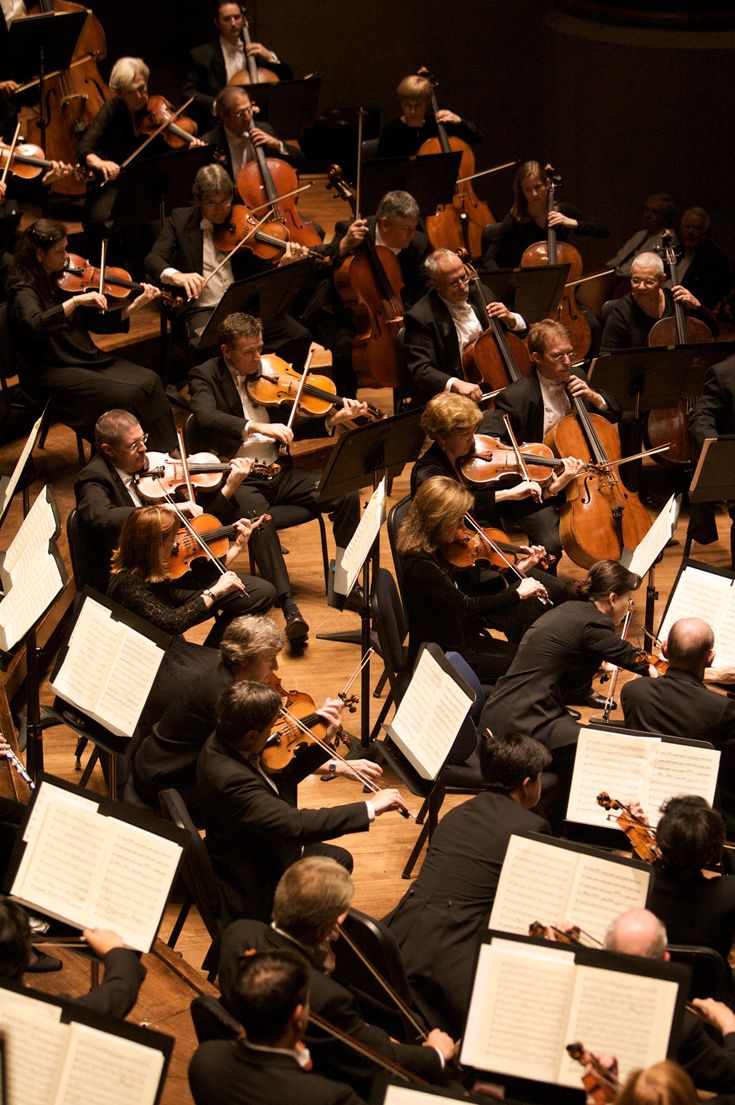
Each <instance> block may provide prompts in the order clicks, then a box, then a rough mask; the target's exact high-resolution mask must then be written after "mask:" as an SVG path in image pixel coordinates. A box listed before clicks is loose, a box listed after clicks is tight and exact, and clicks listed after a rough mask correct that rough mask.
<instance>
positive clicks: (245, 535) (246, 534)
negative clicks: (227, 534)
mask: <svg viewBox="0 0 735 1105" xmlns="http://www.w3.org/2000/svg"><path fill="white" fill-rule="evenodd" d="M262 521H263V515H262V514H259V515H258V517H257V518H238V519H237V521H236V522H235V542H234V550H233V551H234V552H235V556H237V554H238V553H241V552H242V551H243V549H245V548H246V546H247V543H248V541H249V540H250V536H251V534H252V532H253V530H255V529H257V528H258V526H259V525H260V524H261V522H262ZM232 559H233V560H234V557H232Z"/></svg>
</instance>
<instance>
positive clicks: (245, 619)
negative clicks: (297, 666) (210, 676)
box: [220, 614, 286, 667]
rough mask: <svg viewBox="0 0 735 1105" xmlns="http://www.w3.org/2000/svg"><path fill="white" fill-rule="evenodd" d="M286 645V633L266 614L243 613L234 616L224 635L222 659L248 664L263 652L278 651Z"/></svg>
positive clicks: (233, 662) (232, 662)
mask: <svg viewBox="0 0 735 1105" xmlns="http://www.w3.org/2000/svg"><path fill="white" fill-rule="evenodd" d="M285 647H286V634H285V633H284V632H283V630H282V629H280V628H279V627H278V626H277V625H276V623H275V622H272V621H271V619H270V618H267V617H265V616H262V617H259V618H258V617H255V616H254V615H253V614H243V615H242V617H240V618H234V619H233V620H232V621H231V622H230V624H229V625H228V627H227V629H226V630H225V632H224V634H223V636H222V643H221V645H220V653H221V655H222V659H223V660H226V661H227V663H228V664H231V665H232V666H233V667H234V666H239V665H245V664H248V663H249V662H250V661H251V660H253V659H254V658H255V657H256V656H259V655H261V654H262V653H269V652H270V653H278V652H280V651H281V650H282V649H283V648H285Z"/></svg>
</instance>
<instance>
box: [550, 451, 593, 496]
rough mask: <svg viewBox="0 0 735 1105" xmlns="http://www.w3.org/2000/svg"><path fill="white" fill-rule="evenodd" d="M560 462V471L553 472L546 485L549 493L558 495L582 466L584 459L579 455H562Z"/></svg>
mask: <svg viewBox="0 0 735 1105" xmlns="http://www.w3.org/2000/svg"><path fill="white" fill-rule="evenodd" d="M562 463H563V465H564V467H563V468H562V470H561V472H555V473H554V475H553V476H552V477H551V480H550V481H549V483H548V485H547V487H546V490H547V492H548V494H549V495H558V494H559V492H560V491H563V490H564V488H565V487H566V486H567V484H569V483H571V482H572V480H573V479H574V478H575V476H577V475H579V473H580V472H581V471H582V469H583V468H584V461H583V460H580V459H579V457H564V458H563V460H562Z"/></svg>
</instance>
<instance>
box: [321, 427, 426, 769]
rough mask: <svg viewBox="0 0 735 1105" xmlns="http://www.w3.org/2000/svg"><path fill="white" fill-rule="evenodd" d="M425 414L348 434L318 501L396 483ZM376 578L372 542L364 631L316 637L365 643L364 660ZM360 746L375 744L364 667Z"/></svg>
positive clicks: (412, 454) (415, 448)
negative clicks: (371, 596)
mask: <svg viewBox="0 0 735 1105" xmlns="http://www.w3.org/2000/svg"><path fill="white" fill-rule="evenodd" d="M421 413H422V412H421V411H409V412H407V413H406V414H396V415H394V416H393V417H392V418H385V419H382V420H381V421H380V422H371V423H370V424H369V425H367V426H358V427H357V429H354V430H351V431H350V432H349V433H347V434H343V435H342V437H341V438H340V439H339V441H338V442H337V444H336V446H335V447H334V449H333V450H332V454H331V456H330V458H329V461H328V462H327V466H326V468H325V469H324V471H323V473H322V476H321V479H320V481H319V502H326V501H328V500H330V499H335V498H337V496H339V495H346V494H347V493H348V492H350V491H360V489H361V488H363V487H368V486H372V487H373V489H375V488H376V487H377V486H378V484H379V483H380V481H381V479H383V477H384V476H385V477H386V478H387V479H389V480H391V479H395V478H396V477H397V476H400V474H401V472H402V471H403V469H404V467H405V465H406V464H409V463H411V461H414V460H417V459H418V456H419V453H420V452H421V447H422V445H423V443H424V431H423V429H422V428H421V425H420V420H421ZM371 567H372V578H373V579H374V578H375V577H376V576H377V571H378V568H379V567H380V540H379V539H378V540H377V541H375V542H373V546H372V549H371V550H370V552H369V554H368V555H367V556H366V558H365V563H364V564H363V569H362V596H363V605H362V608H361V610H360V633H359V635H358V634H356V633H354V632H347V633H317V639H318V640H321V641H341V642H343V643H346V644H358V643H359V644H360V650H361V654H362V656H366V655H367V652H368V650H369V648H370V641H371V632H370V621H371V608H370V579H371ZM360 696H361V697H360V743H361V745H362V747H363V749H364V748H367V747H368V746H369V743H370V664H369V663H367V664H365V666H364V668H363V669H362V673H361V686H360Z"/></svg>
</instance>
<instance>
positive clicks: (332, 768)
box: [327, 760, 337, 775]
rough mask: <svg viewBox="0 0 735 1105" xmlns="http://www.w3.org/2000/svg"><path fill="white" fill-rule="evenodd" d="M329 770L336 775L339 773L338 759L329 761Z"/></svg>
mask: <svg viewBox="0 0 735 1105" xmlns="http://www.w3.org/2000/svg"><path fill="white" fill-rule="evenodd" d="M327 771H328V772H329V774H330V775H336V774H337V761H336V760H330V761H329V763H328V764H327Z"/></svg>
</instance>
